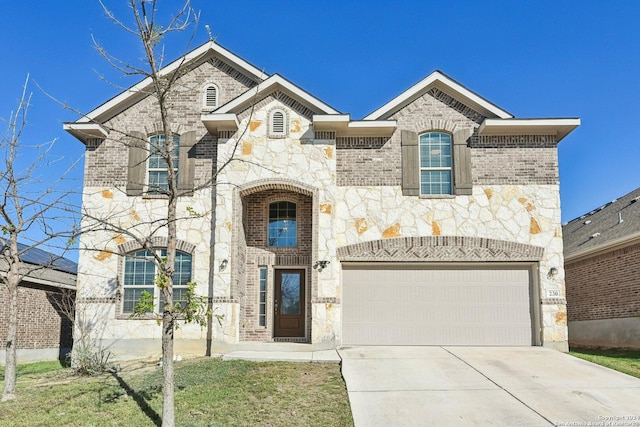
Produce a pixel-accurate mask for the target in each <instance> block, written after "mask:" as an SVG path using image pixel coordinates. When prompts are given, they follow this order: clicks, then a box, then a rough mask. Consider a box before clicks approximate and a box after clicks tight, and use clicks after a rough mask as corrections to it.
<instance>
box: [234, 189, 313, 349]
mask: <svg viewBox="0 0 640 427" xmlns="http://www.w3.org/2000/svg"><path fill="white" fill-rule="evenodd" d="M277 201H289V202H293V203H295V204H296V221H297V237H298V245H297V246H296V247H269V246H268V245H267V225H268V215H269V204H270V203H272V202H277ZM312 205H313V201H312V198H311V197H309V196H306V195H303V194H300V193H295V192H291V191H284V190H278V189H270V190H263V191H259V192H255V193H251V194H249V195H247V196H245V197H243V198H242V206H243V221H242V223H243V235H244V238H245V242H244V243H245V245H246V254H244V258H243V259H244V262H245V264H244V277H243V279H244V283H242V282H241V283H239V300H240V307H241V309H240V324H241V327H240V339H241V340H244V341H271V340H272V339H273V338H272V337H273V316H271V315H270V314H268V315H267V324H266V326H264V327H263V326H259V324H258V313H259V304H258V302H259V290H260V287H259V285H260V284H259V268H261V267H265V268H267V313H272V312H273V286H274V283H273V281H274V280H273V277H274V267H287V266H292V267H302V268H304V269H306V270H307V271H306V274H305V280H306V284H305V287H306V289H307V292H306V294H305V295H306V301H305V309H306V310H305V311H306V316H307V322H306V324H307V329H308V330H307V333H306V336H307V337H309V334H310V326H311V304H310V301H311V292H310V290H311V286H310V284H311V275H310V273H309V269H308V268H307V267H308V266H309V265H310V264H311V254H312V242H313V238H312V229H313V227H312V225H313V215H312V212H311V209H312ZM307 339H308V338H307Z"/></svg>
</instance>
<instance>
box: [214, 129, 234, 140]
mask: <svg viewBox="0 0 640 427" xmlns="http://www.w3.org/2000/svg"><path fill="white" fill-rule="evenodd" d="M235 133H236V131H235V130H219V131H218V142H220V140H221V139H230V138H233V135H234V134H235Z"/></svg>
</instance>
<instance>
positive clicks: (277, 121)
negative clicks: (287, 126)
mask: <svg viewBox="0 0 640 427" xmlns="http://www.w3.org/2000/svg"><path fill="white" fill-rule="evenodd" d="M271 133H272V134H274V135H282V134H284V112H282V111H274V113H273V115H272V116H271Z"/></svg>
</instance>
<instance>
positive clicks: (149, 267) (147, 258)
mask: <svg viewBox="0 0 640 427" xmlns="http://www.w3.org/2000/svg"><path fill="white" fill-rule="evenodd" d="M157 254H158V255H159V256H160V257H165V256H166V255H167V250H166V249H158V250H157ZM153 255H154V254H153V253H151V252H150V251H147V250H141V251H137V252H133V253H130V254H129V255H127V256H126V257H125V260H124V276H123V290H124V292H123V298H122V312H123V313H133V310H134V308H135V306H136V303H137V302H138V300H139V299H140V298H141V297H142V292H143V291H147V292H149V293H150V294H151V295H153V301H154V308H155V311H157V312H161V311H162V306H163V297H162V290H161V289H160V288H158V287H157V286H155V279H156V265H155V264H154V262H153V260H154V256H153ZM191 270H192V265H191V255H189V254H187V253H184V252H180V251H177V252H176V261H175V272H174V274H173V303H174V304H177V303H180V304H181V306H183V307H184V304H185V303H186V296H187V291H188V289H189V288H188V286H187V283H189V282H190V281H191Z"/></svg>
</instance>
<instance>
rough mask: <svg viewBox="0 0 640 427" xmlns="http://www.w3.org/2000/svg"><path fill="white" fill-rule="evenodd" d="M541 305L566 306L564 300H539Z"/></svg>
mask: <svg viewBox="0 0 640 427" xmlns="http://www.w3.org/2000/svg"><path fill="white" fill-rule="evenodd" d="M540 304H542V305H567V300H566V299H565V298H540Z"/></svg>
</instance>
